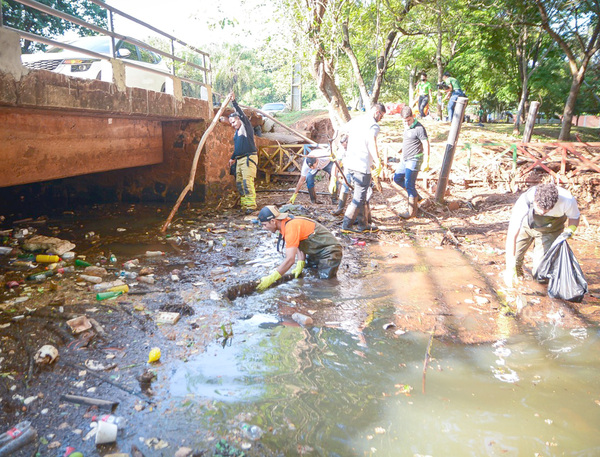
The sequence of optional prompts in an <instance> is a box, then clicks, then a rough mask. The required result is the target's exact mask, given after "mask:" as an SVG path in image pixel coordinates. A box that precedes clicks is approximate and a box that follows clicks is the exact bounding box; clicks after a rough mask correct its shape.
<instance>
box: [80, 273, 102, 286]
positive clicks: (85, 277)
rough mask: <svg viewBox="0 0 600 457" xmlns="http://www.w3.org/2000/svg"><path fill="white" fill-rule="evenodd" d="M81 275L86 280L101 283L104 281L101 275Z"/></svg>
mask: <svg viewBox="0 0 600 457" xmlns="http://www.w3.org/2000/svg"><path fill="white" fill-rule="evenodd" d="M79 277H80V278H81V279H83V280H84V281H88V282H93V283H95V284H100V283H101V282H102V278H101V277H99V276H91V275H79Z"/></svg>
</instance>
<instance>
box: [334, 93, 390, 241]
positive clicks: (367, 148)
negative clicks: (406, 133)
mask: <svg viewBox="0 0 600 457" xmlns="http://www.w3.org/2000/svg"><path fill="white" fill-rule="evenodd" d="M384 114H385V106H384V105H383V104H382V103H376V104H375V105H374V106H373V107H372V108H371V110H370V111H369V114H366V115H364V116H361V117H359V118H356V119H352V120H351V121H350V122H348V124H346V126H345V131H346V132H347V133H348V146H347V148H346V155H345V159H344V166H345V168H346V169H347V171H348V172H347V177H348V179H349V180H350V182H351V183H352V184H353V185H354V193H353V195H352V202H351V203H350V204H349V205H348V208H347V209H346V213H345V214H344V220H343V222H342V231H352V232H368V231H377V227H375V226H372V225H370V224H369V223H368V220H367V215H366V209H365V205H366V201H367V192H368V190H369V186H370V184H371V177H372V175H373V176H379V174H380V173H381V169H382V165H381V160H380V159H379V152H378V150H377V135H378V134H379V124H378V122H379V121H381V119H382V118H383V115H384ZM373 165H374V167H375V170H374V171H373V173H371V166H373ZM354 219H357V224H356V228H354V227H353V222H354Z"/></svg>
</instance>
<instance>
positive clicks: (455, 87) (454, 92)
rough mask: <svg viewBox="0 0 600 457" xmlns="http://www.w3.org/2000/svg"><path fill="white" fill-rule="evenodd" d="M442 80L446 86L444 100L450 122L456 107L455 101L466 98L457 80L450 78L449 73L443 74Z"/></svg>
mask: <svg viewBox="0 0 600 457" xmlns="http://www.w3.org/2000/svg"><path fill="white" fill-rule="evenodd" d="M442 79H443V80H444V82H445V83H446V85H447V86H448V89H447V92H446V98H445V100H447V101H448V120H449V121H450V122H452V116H454V107H455V106H456V100H458V97H466V95H465V93H464V92H463V90H462V88H461V86H460V83H459V82H458V79H456V78H453V77H452V76H450V73H449V72H445V73H444V75H443V77H442Z"/></svg>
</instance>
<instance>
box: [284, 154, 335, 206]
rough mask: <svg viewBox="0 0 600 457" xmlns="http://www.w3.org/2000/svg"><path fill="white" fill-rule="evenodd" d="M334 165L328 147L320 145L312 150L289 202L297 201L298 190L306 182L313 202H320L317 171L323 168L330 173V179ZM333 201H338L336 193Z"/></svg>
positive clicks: (332, 197) (303, 165) (332, 198)
mask: <svg viewBox="0 0 600 457" xmlns="http://www.w3.org/2000/svg"><path fill="white" fill-rule="evenodd" d="M306 146H308V145H305V148H306ZM332 166H333V162H332V161H331V158H330V152H329V149H328V148H325V147H318V148H316V149H314V150H313V151H311V152H310V153H309V154H308V155H307V156H306V158H305V159H304V163H303V164H302V169H301V170H300V179H298V183H297V184H296V188H295V189H294V194H293V195H292V196H291V197H290V201H289V203H291V204H294V202H295V201H296V197H297V196H298V192H300V188H301V187H302V185H303V184H304V183H305V182H306V188H307V189H308V195H309V196H310V201H311V203H319V202H318V201H317V192H316V190H315V177H316V176H317V173H318V172H319V171H320V170H323V171H324V172H325V173H327V174H328V175H329V179H330V180H331V179H332V176H331V167H332ZM331 201H332V202H333V203H337V198H336V197H335V195H332V196H331Z"/></svg>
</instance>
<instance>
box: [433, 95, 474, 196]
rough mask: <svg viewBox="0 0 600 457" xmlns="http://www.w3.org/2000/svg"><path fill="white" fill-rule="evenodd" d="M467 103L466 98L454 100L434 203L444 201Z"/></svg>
mask: <svg viewBox="0 0 600 457" xmlns="http://www.w3.org/2000/svg"><path fill="white" fill-rule="evenodd" d="M468 102H469V99H468V98H467V97H458V100H456V106H455V107H454V115H453V116H452V125H451V126H450V133H449V134H448V142H447V143H446V152H445V153H444V161H443V162H442V168H441V169H440V177H439V179H438V185H437V190H436V192H435V201H436V202H438V203H442V202H443V201H444V194H445V193H446V187H447V186H448V178H449V177H450V169H451V168H452V161H453V160H454V151H455V150H456V143H457V141H458V135H459V133H460V127H461V125H462V121H463V117H464V115H465V108H466V107H467V103H468Z"/></svg>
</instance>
